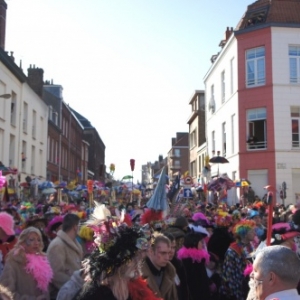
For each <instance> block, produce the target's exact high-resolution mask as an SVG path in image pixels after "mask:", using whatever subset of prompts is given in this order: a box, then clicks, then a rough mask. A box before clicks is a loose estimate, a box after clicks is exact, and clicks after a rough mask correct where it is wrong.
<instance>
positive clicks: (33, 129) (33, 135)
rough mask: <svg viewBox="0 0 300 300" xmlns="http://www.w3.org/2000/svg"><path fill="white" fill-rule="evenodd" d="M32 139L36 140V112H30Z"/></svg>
mask: <svg viewBox="0 0 300 300" xmlns="http://www.w3.org/2000/svg"><path fill="white" fill-rule="evenodd" d="M32 137H33V138H34V139H35V138H36V111H35V110H33V111H32Z"/></svg>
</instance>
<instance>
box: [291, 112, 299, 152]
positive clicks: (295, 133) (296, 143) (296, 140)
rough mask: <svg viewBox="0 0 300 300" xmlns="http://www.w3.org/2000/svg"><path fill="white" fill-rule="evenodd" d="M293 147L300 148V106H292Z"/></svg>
mask: <svg viewBox="0 0 300 300" xmlns="http://www.w3.org/2000/svg"><path fill="white" fill-rule="evenodd" d="M291 134H292V148H300V107H298V106H292V107H291Z"/></svg>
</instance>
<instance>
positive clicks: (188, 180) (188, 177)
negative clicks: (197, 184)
mask: <svg viewBox="0 0 300 300" xmlns="http://www.w3.org/2000/svg"><path fill="white" fill-rule="evenodd" d="M184 183H185V184H192V183H193V178H192V177H191V176H186V177H185V178H184Z"/></svg>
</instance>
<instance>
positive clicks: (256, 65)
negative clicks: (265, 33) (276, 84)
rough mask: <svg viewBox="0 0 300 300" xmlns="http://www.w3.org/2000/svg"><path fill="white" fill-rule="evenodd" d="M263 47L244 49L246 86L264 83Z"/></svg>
mask: <svg viewBox="0 0 300 300" xmlns="http://www.w3.org/2000/svg"><path fill="white" fill-rule="evenodd" d="M265 55H266V54H265V47H264V46H262V47H257V48H253V49H249V50H246V86H247V87H256V86H261V85H265V83H266V66H265Z"/></svg>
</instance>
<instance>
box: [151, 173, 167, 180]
mask: <svg viewBox="0 0 300 300" xmlns="http://www.w3.org/2000/svg"><path fill="white" fill-rule="evenodd" d="M165 176H166V179H169V176H168V175H167V174H165ZM154 178H156V179H157V178H160V174H157V175H156V176H154Z"/></svg>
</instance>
